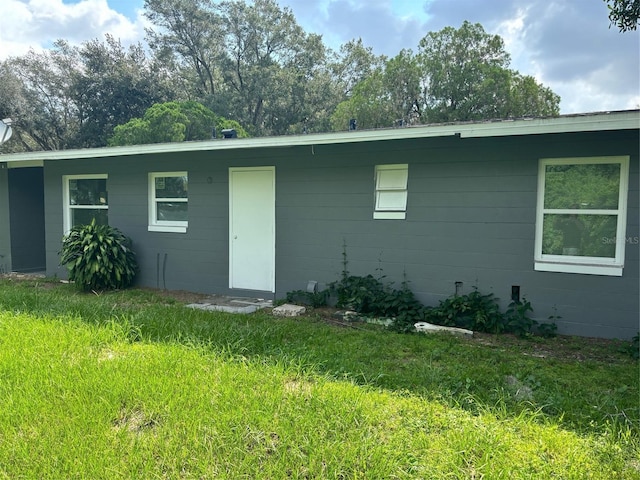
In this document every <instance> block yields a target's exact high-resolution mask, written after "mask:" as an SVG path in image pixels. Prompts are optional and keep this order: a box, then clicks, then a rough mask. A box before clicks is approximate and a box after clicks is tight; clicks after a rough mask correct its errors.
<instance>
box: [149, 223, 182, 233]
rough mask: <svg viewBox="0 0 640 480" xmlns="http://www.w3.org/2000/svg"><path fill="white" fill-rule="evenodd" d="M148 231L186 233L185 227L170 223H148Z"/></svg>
mask: <svg viewBox="0 0 640 480" xmlns="http://www.w3.org/2000/svg"><path fill="white" fill-rule="evenodd" d="M148 230H149V231H150V232H166V233H187V227H183V226H170V225H149V227H148Z"/></svg>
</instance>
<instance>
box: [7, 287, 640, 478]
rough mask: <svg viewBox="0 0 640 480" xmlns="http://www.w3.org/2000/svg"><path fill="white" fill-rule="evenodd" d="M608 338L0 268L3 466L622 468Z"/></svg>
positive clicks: (59, 469) (102, 473) (625, 369)
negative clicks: (95, 286) (76, 286)
mask: <svg viewBox="0 0 640 480" xmlns="http://www.w3.org/2000/svg"><path fill="white" fill-rule="evenodd" d="M624 347H625V344H623V343H622V342H594V341H590V340H584V339H577V338H566V337H564V338H563V337H560V338H557V339H550V340H539V339H536V340H521V339H515V338H513V337H506V336H505V337H494V336H485V337H481V338H480V339H479V340H478V339H474V340H465V339H458V338H455V337H448V336H422V335H399V334H393V333H389V332H386V331H384V330H383V329H381V328H379V327H373V326H366V327H363V328H361V329H353V328H344V327H336V326H332V325H329V324H327V323H326V322H323V321H320V320H318V319H316V318H313V317H310V318H305V319H280V318H278V319H276V318H273V317H271V316H270V315H267V314H264V313H262V314H261V313H258V314H254V315H250V316H234V315H228V314H224V313H212V312H202V311H199V310H191V309H186V308H184V307H183V306H182V305H181V304H180V303H179V302H176V301H171V300H168V299H167V298H166V297H164V296H160V295H157V294H155V293H153V292H150V291H143V290H130V291H126V292H116V293H109V294H101V295H93V294H79V293H77V292H75V291H74V290H73V289H72V288H71V287H69V286H66V285H59V284H54V283H48V282H33V281H23V282H15V281H10V280H1V279H0V403H1V404H2V408H0V478H11V479H14V478H109V479H111V478H145V479H146V478H229V479H238V478H247V479H250V478H273V479H281V478H299V479H303V478H304V479H311V478H342V479H351V478H367V479H369V478H381V479H382V478H385V479H386V478H476V479H479V478H486V479H493V478H507V477H509V478H512V479H520V478H576V479H582V478H602V479H610V478H622V479H624V478H629V479H632V478H638V475H639V473H640V462H639V461H638V458H639V455H640V428H639V423H638V422H639V412H638V406H639V400H640V398H639V393H638V392H639V388H638V384H639V371H638V361H637V360H633V359H631V357H630V356H629V355H628V354H627V353H626V352H625V351H624Z"/></svg>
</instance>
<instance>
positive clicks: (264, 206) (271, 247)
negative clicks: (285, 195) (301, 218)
mask: <svg viewBox="0 0 640 480" xmlns="http://www.w3.org/2000/svg"><path fill="white" fill-rule="evenodd" d="M275 170H276V169H275V167H274V166H262V167H231V168H229V288H230V289H241V290H259V291H267V292H275V285H276V281H275V271H276V268H275V263H276V221H275V213H276V208H275V198H276V195H275V187H276V181H275ZM250 172H260V173H263V172H271V178H270V180H271V185H270V186H267V187H266V188H264V190H260V191H258V189H252V190H251V193H254V194H258V196H259V200H258V201H256V202H255V208H248V207H247V206H246V205H245V206H243V207H242V208H243V209H242V210H240V208H241V207H240V206H238V205H234V196H235V195H238V194H242V193H243V192H242V188H247V186H246V185H244V186H243V185H240V184H238V183H236V182H238V181H240V180H239V178H243V179H246V178H247V177H246V175H242V177H240V176H238V175H235V174H236V173H250ZM254 178H255V177H254ZM263 180H264V179H263ZM256 186H259V187H265V184H262V185H256ZM236 199H237V197H236ZM238 215H239V216H238ZM252 225H255V226H256V228H259V229H260V230H259V231H260V234H258V233H257V231H251V232H249V231H248V229H250V228H251V226H252ZM258 225H259V227H258ZM252 242H253V243H252ZM254 247H255V248H254ZM252 257H253V260H255V261H254V262H253V263H252ZM255 268H260V269H261V271H256V270H255Z"/></svg>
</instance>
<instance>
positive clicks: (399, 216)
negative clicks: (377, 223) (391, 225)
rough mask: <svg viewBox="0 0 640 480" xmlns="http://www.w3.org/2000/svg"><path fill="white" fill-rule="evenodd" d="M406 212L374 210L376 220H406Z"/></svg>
mask: <svg viewBox="0 0 640 480" xmlns="http://www.w3.org/2000/svg"><path fill="white" fill-rule="evenodd" d="M406 216H407V213H406V212H373V218H374V219H375V220H404V219H405V218H406Z"/></svg>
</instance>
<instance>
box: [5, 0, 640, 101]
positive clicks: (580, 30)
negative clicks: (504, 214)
mask: <svg viewBox="0 0 640 480" xmlns="http://www.w3.org/2000/svg"><path fill="white" fill-rule="evenodd" d="M279 3H280V5H281V6H282V7H287V8H290V9H291V10H292V12H293V14H294V16H295V17H296V19H297V21H298V23H299V24H300V25H301V26H302V27H303V28H304V29H305V31H307V32H309V33H311V32H313V33H317V34H320V35H322V37H323V40H324V42H325V45H327V46H329V47H330V48H333V49H334V50H338V49H339V47H340V45H341V44H343V43H345V42H347V41H349V40H351V39H357V38H361V39H362V41H363V42H364V44H365V45H366V46H369V47H372V48H373V51H374V53H376V54H384V55H387V56H389V57H393V56H395V55H396V54H397V53H399V51H400V50H401V49H403V48H406V49H412V50H413V51H414V52H416V51H417V50H418V43H419V42H420V39H421V38H423V37H424V36H425V35H426V34H427V33H428V32H431V31H438V30H441V29H442V28H444V27H446V26H453V27H456V28H458V27H460V25H461V24H462V22H464V21H465V20H468V21H470V22H472V23H480V24H482V26H483V27H484V29H485V31H487V32H488V33H492V34H498V35H500V36H501V37H502V38H503V39H504V41H505V45H506V50H507V51H508V52H509V53H510V54H511V68H513V69H515V70H518V71H519V72H520V73H521V74H523V75H531V76H533V77H535V78H536V79H537V80H538V81H539V82H541V83H543V84H544V85H545V86H548V87H550V88H551V89H552V90H553V91H554V92H556V93H557V94H559V95H560V97H561V103H560V111H561V113H563V114H569V113H587V112H596V111H609V110H624V109H631V108H640V34H639V33H638V32H631V33H629V32H627V33H620V32H619V31H618V29H617V28H616V27H615V26H611V27H610V26H609V19H608V17H607V15H608V11H607V6H606V3H605V2H604V1H603V0H279ZM143 4H144V1H143V0H2V5H0V60H3V59H5V58H7V57H9V56H19V55H23V54H25V53H26V52H27V51H28V50H29V49H30V48H33V49H34V50H41V49H43V48H50V47H51V45H52V44H53V42H54V41H55V40H56V39H60V38H62V39H65V40H67V41H68V42H69V43H71V44H76V45H79V44H82V43H83V42H86V41H88V40H92V39H95V38H98V39H101V40H103V39H104V35H105V34H106V33H109V34H111V35H113V36H114V37H116V38H119V39H120V40H121V42H122V43H123V44H124V45H127V44H130V43H134V42H137V41H141V42H144V36H145V33H144V29H145V27H148V26H149V23H148V21H147V20H146V19H145V18H144V15H143V11H142V8H143ZM0 94H1V90H0Z"/></svg>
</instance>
